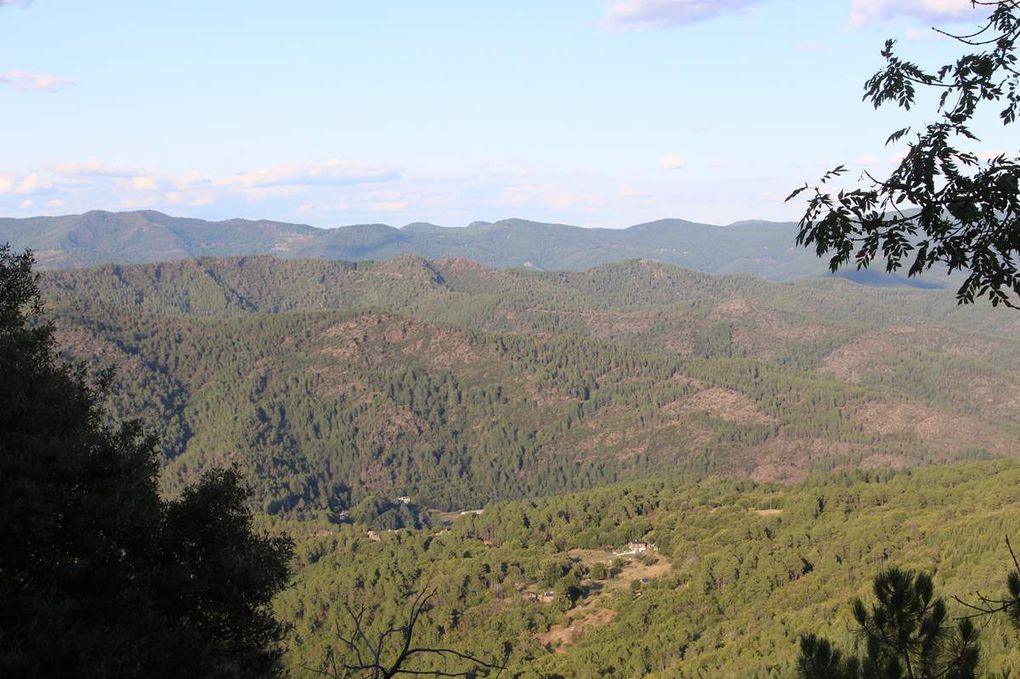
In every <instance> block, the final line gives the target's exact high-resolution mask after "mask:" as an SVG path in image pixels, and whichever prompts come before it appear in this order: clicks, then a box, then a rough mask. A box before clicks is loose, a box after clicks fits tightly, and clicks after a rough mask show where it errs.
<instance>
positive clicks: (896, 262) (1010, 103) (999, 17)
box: [787, 0, 1020, 307]
mask: <svg viewBox="0 0 1020 679" xmlns="http://www.w3.org/2000/svg"><path fill="white" fill-rule="evenodd" d="M972 4H973V5H974V6H975V7H977V8H987V9H988V10H990V16H989V18H988V20H987V22H986V23H985V24H984V25H983V26H981V27H980V28H979V29H978V30H976V31H974V32H972V33H969V34H966V35H953V34H949V33H946V32H944V31H939V32H940V33H943V34H944V35H948V36H950V37H952V38H954V39H955V40H957V41H958V42H959V43H960V44H961V45H964V46H966V47H967V48H968V49H973V51H971V52H969V53H966V54H963V55H962V56H960V57H959V58H958V59H957V60H956V61H955V62H954V63H951V64H946V65H944V66H941V67H939V68H937V69H935V70H926V69H924V68H922V67H920V66H918V65H917V64H914V63H912V62H910V61H905V60H903V59H901V58H900V57H898V56H897V55H896V52H895V49H894V48H895V44H894V41H893V40H889V41H887V42H886V44H885V49H883V50H882V56H883V58H884V59H885V67H884V68H883V69H882V70H881V71H879V72H878V73H876V74H875V75H873V76H872V77H871V78H870V79H869V80H868V81H867V83H866V84H865V86H864V99H865V101H870V102H871V103H873V104H874V106H875V108H878V107H880V106H882V105H884V104H887V103H893V104H895V105H896V106H899V107H901V108H903V109H910V108H911V107H912V106H914V104H915V102H916V95H917V92H918V90H922V91H924V90H929V91H933V92H937V93H939V98H938V106H937V110H936V112H935V113H936V116H937V118H936V121H935V122H933V123H930V124H928V125H927V126H926V127H925V128H924V129H923V130H921V131H919V132H918V133H917V134H916V136H915V137H914V138H913V140H912V141H910V142H909V148H908V152H907V154H906V156H905V157H904V158H903V160H902V161H901V162H900V164H899V166H898V167H897V168H896V169H895V170H894V171H893V172H892V174H890V175H889V176H888V177H887V178H885V179H879V178H876V177H874V176H873V175H872V174H870V173H868V172H865V173H864V174H863V176H862V182H861V185H860V186H859V187H858V188H855V189H847V190H842V191H839V192H836V193H832V192H831V190H830V188H829V186H827V184H828V183H829V182H830V180H832V179H833V178H835V177H838V176H840V175H842V174H844V173H845V172H846V168H845V167H844V166H842V165H841V166H839V167H837V168H835V169H833V170H831V171H830V172H828V173H827V174H826V175H825V176H824V177H822V179H821V182H820V184H819V185H817V186H814V187H809V186H808V185H807V184H805V185H804V186H803V187H801V188H799V189H797V190H796V191H794V192H793V193H792V194H791V195H790V196H789V198H787V200H788V201H789V200H792V199H793V198H794V197H796V196H798V195H799V194H800V193H801V192H803V191H805V190H808V189H809V188H811V190H810V197H809V199H808V202H807V207H806V209H805V212H804V216H803V217H802V218H801V220H800V232H799V233H798V235H797V242H798V243H799V244H801V245H804V246H808V247H814V248H815V250H816V252H817V253H818V255H819V256H826V255H827V256H829V257H830V259H829V264H830V267H831V268H832V270H833V271H836V270H838V269H840V268H842V267H844V266H846V265H848V264H850V263H851V262H853V263H854V264H856V266H857V268H858V269H861V268H866V267H868V266H869V265H870V264H871V263H872V262H873V261H874V260H876V259H885V262H886V269H887V270H888V271H896V270H899V269H901V268H902V267H907V273H908V275H909V276H916V275H918V274H921V273H923V272H925V271H928V270H929V269H931V268H932V267H939V268H941V267H945V268H947V269H948V270H950V271H964V272H966V277H965V279H964V281H963V284H962V285H961V287H960V288H959V290H958V291H957V299H958V300H959V302H960V303H970V302H973V301H974V300H975V299H977V298H980V297H988V298H989V299H990V300H991V302H992V304H993V305H998V304H1004V305H1006V306H1011V307H1015V306H1017V305H1018V304H1020V299H1018V296H1020V268H1018V267H1020V221H1018V220H1020V189H1018V186H1020V183H1018V180H1020V161H1018V158H1017V157H1016V156H1013V155H1007V154H1000V155H997V156H995V157H994V158H990V159H982V158H980V157H979V156H978V154H977V153H976V152H975V151H973V150H967V148H965V147H966V146H967V145H968V144H973V143H975V142H977V141H979V140H978V138H977V137H976V136H975V134H974V132H973V131H972V129H971V126H972V119H973V118H974V116H975V114H977V113H978V112H979V111H980V110H983V108H984V105H985V104H990V105H993V106H998V107H999V109H998V111H997V112H998V115H999V118H1000V120H1001V122H1002V124H1004V125H1009V124H1011V123H1013V122H1014V121H1015V119H1016V115H1017V107H1018V105H1020V87H1018V86H1020V70H1018V69H1017V61H1016V54H1015V49H1016V40H1017V37H1018V36H1020V0H972ZM908 135H910V128H909V127H907V128H903V129H900V130H898V131H896V132H894V133H893V134H892V135H890V136H889V138H888V140H887V142H886V143H887V144H891V143H893V142H896V141H898V140H900V139H903V138H906V137H908Z"/></svg>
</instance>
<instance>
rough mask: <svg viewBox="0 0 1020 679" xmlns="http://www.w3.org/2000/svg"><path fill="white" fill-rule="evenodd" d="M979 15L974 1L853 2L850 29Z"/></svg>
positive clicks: (893, 0)
mask: <svg viewBox="0 0 1020 679" xmlns="http://www.w3.org/2000/svg"><path fill="white" fill-rule="evenodd" d="M976 12H977V10H975V9H974V7H973V5H972V4H971V1H970V0H851V2H850V25H852V26H864V25H867V24H876V23H884V22H888V21H892V20H893V19H896V18H900V17H905V18H913V19H919V20H921V21H953V20H958V19H965V18H968V17H972V16H974V15H975V14H976Z"/></svg>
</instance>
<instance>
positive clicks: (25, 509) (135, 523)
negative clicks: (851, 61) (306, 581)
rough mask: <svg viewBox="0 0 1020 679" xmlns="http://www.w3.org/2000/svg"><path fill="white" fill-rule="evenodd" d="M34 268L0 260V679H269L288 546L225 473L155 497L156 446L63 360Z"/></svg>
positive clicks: (25, 259)
mask: <svg viewBox="0 0 1020 679" xmlns="http://www.w3.org/2000/svg"><path fill="white" fill-rule="evenodd" d="M32 266H33V258H32V255H31V254H30V253H27V252H26V253H24V254H21V255H16V254H13V253H12V252H11V250H10V248H9V247H8V246H3V247H0V375H2V376H3V378H2V379H0V544H2V545H3V548H2V549H0V600H2V601H3V602H4V605H3V606H2V607H0V675H3V676H51V677H61V676H64V677H86V676H87V677H129V676H146V677H170V676H174V677H178V676H193V677H242V676H243V677H253V676H265V675H270V674H273V673H274V672H275V670H276V667H277V657H278V650H277V644H276V641H277V639H278V638H279V636H280V634H281V631H282V629H281V626H280V624H279V623H278V622H277V621H276V620H275V619H274V618H273V616H272V613H271V611H270V609H269V603H270V601H271V599H272V597H273V595H274V594H275V593H277V592H278V591H280V590H281V589H282V587H283V586H284V584H285V583H286V582H287V579H288V564H289V560H290V553H291V542H290V540H289V539H288V538H286V537H272V536H269V535H266V534H261V533H259V532H257V531H256V530H255V529H254V527H253V525H252V515H251V513H250V512H249V510H248V509H247V507H246V504H245V503H246V499H247V494H246V490H245V488H244V486H243V485H242V483H241V482H240V477H239V476H238V474H237V473H236V472H235V471H232V470H225V471H213V472H210V473H208V474H206V475H205V476H204V477H203V478H202V480H201V481H199V482H197V483H196V484H195V485H192V486H190V487H188V488H187V489H185V490H184V491H183V493H182V494H181V495H180V496H179V497H178V498H176V499H171V500H165V499H163V498H161V496H160V494H159V489H158V485H157V472H158V469H159V464H158V456H157V452H156V445H155V441H154V440H152V439H151V438H149V437H146V436H145V435H144V434H143V432H142V430H141V427H140V426H139V425H138V424H137V423H135V422H127V423H125V424H122V425H118V426H113V425H111V424H109V421H108V420H109V418H108V417H107V415H106V413H105V412H104V410H103V409H102V407H101V405H100V404H101V399H102V397H103V395H104V390H105V388H106V386H107V384H108V378H106V377H100V379H98V380H92V379H91V378H90V376H89V374H88V371H87V369H86V368H85V367H84V366H83V365H73V364H68V363H66V362H64V361H62V360H61V359H60V358H59V356H58V355H57V352H56V348H55V345H54V339H53V328H52V327H51V326H50V325H49V324H47V323H46V322H44V321H43V319H42V317H41V315H40V314H41V305H40V296H39V289H38V285H37V280H36V278H35V276H34V275H33V273H32Z"/></svg>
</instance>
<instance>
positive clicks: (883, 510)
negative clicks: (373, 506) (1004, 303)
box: [278, 462, 1020, 679]
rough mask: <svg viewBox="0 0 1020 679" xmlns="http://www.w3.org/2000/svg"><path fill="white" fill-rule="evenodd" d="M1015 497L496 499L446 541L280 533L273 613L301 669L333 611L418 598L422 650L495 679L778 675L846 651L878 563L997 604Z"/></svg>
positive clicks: (1011, 666) (889, 479)
mask: <svg viewBox="0 0 1020 679" xmlns="http://www.w3.org/2000/svg"><path fill="white" fill-rule="evenodd" d="M1018 483H1020V467H1018V465H1017V464H1016V462H1008V463H1005V462H982V463H971V464H967V465H957V466H952V467H939V468H929V469H925V470H921V471H914V472H912V473H907V472H899V473H888V472H885V473H881V472H874V471H872V472H870V473H857V474H853V475H849V476H842V475H825V476H819V477H815V478H812V479H809V480H808V481H806V482H804V483H802V484H796V485H793V486H774V485H769V484H764V485H763V484H754V483H750V482H746V481H745V482H734V481H724V480H719V479H707V480H704V479H703V480H700V481H693V480H690V479H659V480H656V481H654V482H647V483H640V484H627V485H618V486H611V487H606V488H602V489H598V490H592V491H586V492H583V493H577V494H573V495H565V496H558V497H552V498H545V499H540V500H528V501H520V502H508V503H499V504H496V505H493V506H490V507H487V508H486V509H485V512H484V513H483V514H481V515H468V516H465V517H462V518H459V519H457V520H456V522H455V523H453V525H452V526H450V527H449V529H448V530H439V529H438V528H432V529H429V530H419V531H409V530H402V531H396V532H392V533H385V534H383V535H382V536H380V539H379V540H378V541H373V540H371V539H368V538H367V537H366V535H365V532H364V529H363V528H360V527H347V526H341V527H333V528H328V529H322V528H320V527H310V526H303V525H299V524H295V523H290V524H287V525H288V527H289V528H290V529H291V530H296V531H301V532H300V533H299V534H300V535H304V536H305V537H303V538H302V539H301V542H300V547H299V553H300V555H301V558H302V560H301V569H300V574H299V576H298V578H297V581H296V583H295V585H294V586H293V587H292V588H290V589H289V590H288V591H286V592H285V593H284V594H282V595H281V596H280V598H279V602H278V610H279V612H280V614H281V615H282V616H283V617H284V618H285V619H287V620H290V621H293V623H294V631H293V635H292V637H291V639H290V640H289V643H288V653H287V656H286V660H287V663H288V665H289V666H290V667H291V668H293V669H295V670H296V671H297V670H298V668H301V667H308V666H310V667H320V666H321V663H322V662H323V659H324V657H325V654H326V651H327V649H328V648H330V647H331V646H332V647H334V648H336V646H337V644H338V642H337V640H336V629H337V628H339V629H340V630H342V631H345V632H347V633H350V631H351V629H352V628H351V623H350V619H349V617H348V616H347V614H346V613H345V611H344V608H343V605H342V604H345V603H346V604H348V605H350V606H352V607H353V608H354V609H355V610H358V608H359V606H361V605H364V606H365V607H366V609H367V610H368V611H370V616H369V617H370V618H371V620H372V623H371V626H370V629H369V631H370V632H372V631H375V632H378V631H379V630H381V629H385V628H386V627H387V626H388V625H390V624H392V623H393V621H394V620H395V619H397V617H398V616H401V615H403V614H404V612H405V611H406V606H407V604H406V602H407V600H408V599H409V598H410V596H412V594H413V593H414V592H416V591H422V590H426V589H431V588H436V590H437V595H436V597H435V600H434V604H435V605H434V608H433V609H432V610H431V611H430V612H429V613H428V615H427V617H426V619H425V621H424V622H423V624H422V627H421V629H420V630H419V633H418V634H419V638H420V641H421V643H423V644H425V645H435V646H446V647H452V648H457V649H465V650H469V651H470V652H472V653H474V654H476V655H479V656H482V657H485V658H500V657H502V655H503V653H504V650H505V649H506V648H507V647H506V646H505V645H504V644H509V650H510V651H511V652H510V655H509V657H508V663H507V664H508V674H509V675H510V676H519V677H527V678H529V679H532V678H534V679H537V678H538V677H547V678H552V677H639V676H640V677H645V676H647V677H661V678H665V677H741V678H746V679H778V678H780V677H789V676H792V672H791V670H792V664H793V661H794V658H795V656H796V653H797V640H798V638H799V637H800V635H801V634H804V633H806V632H809V631H813V632H818V633H821V634H824V635H826V636H827V637H829V638H831V639H833V640H834V642H835V643H837V644H838V645H839V646H840V647H841V648H851V647H852V645H853V643H854V633H853V623H852V617H851V611H850V601H851V600H852V599H853V597H855V596H860V597H862V598H864V599H865V600H870V599H869V597H870V593H869V591H868V590H869V586H870V580H871V578H872V577H874V575H875V574H876V573H878V572H879V571H880V570H882V569H884V568H887V567H889V566H891V565H897V566H900V567H902V568H909V569H924V570H927V571H931V572H934V573H935V586H936V588H937V593H938V594H939V595H941V596H944V597H946V598H947V599H950V597H952V596H953V595H957V596H960V597H962V598H963V599H965V600H970V601H973V600H974V598H975V597H974V592H975V590H981V591H982V592H984V593H986V594H989V595H992V596H997V595H999V594H1000V593H1002V592H1003V591H1004V586H1005V585H1004V583H1005V579H1006V573H1007V571H1008V569H1009V567H1010V559H1009V552H1008V551H1007V550H1006V547H1005V545H1004V543H1003V536H1005V535H1013V536H1015V535H1017V534H1018V531H1020V504H1018V500H1017V494H1016V492H1015V490H1016V487H1017V484H1018ZM630 540H644V541H647V542H648V543H650V544H651V545H652V546H653V549H652V551H651V553H650V557H649V558H647V559H645V560H644V563H642V561H641V560H640V559H639V558H637V557H635V556H622V557H621V556H617V555H615V554H614V551H623V548H624V547H625V545H626V544H627V542H628V541H630ZM600 566H601V568H600ZM644 578H648V580H647V582H645V581H644V580H643V579H644ZM635 581H636V583H635ZM547 591H548V592H551V593H552V596H543V594H544V593H545V592H547ZM338 592H342V593H343V597H342V598H339V597H338V596H337V593H338ZM949 607H950V609H949V610H950V615H952V616H957V615H962V614H963V608H962V606H961V605H960V604H957V603H955V602H953V601H952V600H950V601H949ZM980 629H981V639H982V646H983V650H982V654H983V657H984V661H983V665H982V668H981V669H982V674H981V675H980V676H1015V674H1016V672H1017V671H1018V670H1020V650H1018V646H1017V637H1016V634H1017V633H1016V630H1014V629H1012V628H1011V627H1010V626H1009V624H1008V622H1007V621H1006V620H1005V619H1004V618H994V619H991V620H988V621H985V622H983V623H981V624H980ZM1006 671H1009V672H1011V673H1012V674H1009V675H1007V674H1004V672H1006Z"/></svg>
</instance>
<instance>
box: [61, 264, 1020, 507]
mask: <svg viewBox="0 0 1020 679" xmlns="http://www.w3.org/2000/svg"><path fill="white" fill-rule="evenodd" d="M44 288H45V290H46V294H47V297H48V308H49V309H50V310H51V313H52V314H53V315H54V317H55V319H56V320H57V322H58V328H59V329H60V338H61V341H62V342H63V344H64V346H65V347H66V348H67V350H68V351H69V352H70V353H72V354H74V355H77V356H89V357H98V358H99V359H100V362H101V363H106V364H109V365H113V366H115V367H116V368H118V374H119V377H118V379H119V381H120V385H121V388H119V389H117V390H116V392H115V393H117V394H118V400H117V403H116V404H115V405H116V407H117V409H118V411H119V412H121V413H122V414H125V415H130V414H134V413H139V412H147V413H149V414H150V418H149V420H150V422H152V423H153V425H154V426H156V428H157V430H158V433H159V434H160V435H161V437H162V440H163V441H164V446H165V451H166V454H167V458H168V460H169V464H168V470H167V481H168V483H169V484H170V486H171V487H173V486H175V485H179V483H180V482H181V481H184V480H187V479H191V478H193V477H194V476H195V474H197V473H198V472H199V471H200V470H201V469H204V468H207V467H209V466H215V465H220V464H223V463H224V462H226V461H229V460H237V461H239V462H241V464H242V466H243V467H244V468H246V469H247V470H248V471H249V473H250V478H252V479H253V480H254V481H255V483H256V484H257V486H258V496H259V499H260V501H261V502H262V503H263V506H264V508H265V509H267V510H268V511H270V512H272V513H277V514H280V513H282V514H291V513H295V512H296V513H297V514H300V515H306V514H308V513H309V512H311V513H312V514H313V515H324V514H325V515H334V516H335V515H336V514H337V513H338V512H341V511H343V510H345V509H347V508H348V507H350V506H351V505H353V504H357V502H358V501H359V500H360V499H361V498H364V497H366V496H367V495H369V494H378V495H382V496H391V497H392V496H393V495H396V494H404V493H407V494H411V495H414V496H415V497H416V499H417V500H419V501H421V502H422V503H424V504H426V505H427V506H431V507H438V508H444V509H457V508H464V507H473V506H478V505H480V504H482V503H484V502H487V501H491V500H494V499H499V498H510V497H527V496H536V495H545V494H549V493H554V492H561V491H566V490H571V489H577V488H584V487H589V486H595V485H602V484H605V483H610V482H614V481H618V480H622V479H628V478H642V477H646V476H649V475H653V474H662V473H669V472H677V471H686V472H691V473H699V474H703V473H718V474H726V475H734V476H750V477H752V478H756V479H778V480H790V479H797V478H802V477H803V476H804V475H805V474H808V473H810V472H812V471H824V470H829V469H847V468H857V467H875V466H902V465H908V464H918V463H927V462H939V461H950V460H959V459H969V458H980V457H987V456H1010V455H1013V454H1015V452H1016V447H1015V443H1014V442H1015V440H1016V434H1017V433H1018V432H1020V421H1018V418H1017V416H1016V410H1015V407H1014V406H1015V404H1016V403H1017V402H1018V399H1020V375H1018V372H1017V371H1018V368H1020V366H1018V353H1017V351H1016V350H1017V342H1018V335H1017V333H1018V327H1017V326H1018V324H1017V322H1016V321H1015V320H1014V319H1012V318H1011V317H1010V316H1009V315H1003V314H997V313H991V312H990V311H988V310H986V309H982V308H974V307H971V308H960V307H958V306H957V305H956V304H955V301H954V300H953V298H952V295H951V294H949V293H946V292H941V291H910V290H893V289H875V288H864V287H860V286H856V285H853V284H850V283H846V282H842V281H831V280H830V281H824V280H815V281H811V282H807V281H805V282H801V283H794V284H780V283H766V282H764V281H761V280H759V279H754V278H752V277H750V276H726V277H717V276H710V275H706V274H702V273H697V272H693V271H689V270H683V269H677V268H675V267H671V266H668V265H665V264H661V263H657V262H650V261H642V260H638V261H628V262H622V263H617V264H611V265H606V266H602V267H598V268H595V269H592V270H589V271H585V272H563V273H545V272H537V271H530V270H523V269H518V270H491V269H486V268H484V267H482V266H480V265H478V264H475V263H472V262H469V261H465V260H439V261H434V262H429V261H426V260H422V259H420V258H416V257H410V256H404V257H400V258H397V259H394V260H390V261H386V262H379V263H349V262H329V261H323V260H304V261H291V260H279V259H274V258H267V257H254V258H226V259H200V260H187V261H180V262H172V263H164V264H153V265H140V266H123V267H122V266H104V267H100V268H96V269H90V270H79V271H57V272H50V273H48V274H47V275H46V276H45V277H44ZM961 385H967V389H965V390H962V389H961ZM961 394H962V395H961ZM152 413H157V414H158V416H156V417H152V415H151V414H152Z"/></svg>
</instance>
